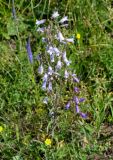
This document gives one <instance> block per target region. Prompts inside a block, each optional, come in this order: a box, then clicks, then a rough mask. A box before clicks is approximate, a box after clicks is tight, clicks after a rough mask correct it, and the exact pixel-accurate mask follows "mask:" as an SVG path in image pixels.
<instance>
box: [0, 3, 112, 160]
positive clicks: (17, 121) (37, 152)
mask: <svg viewBox="0 0 113 160" xmlns="http://www.w3.org/2000/svg"><path fill="white" fill-rule="evenodd" d="M54 10H57V11H58V12H59V14H60V16H61V17H63V16H65V15H67V16H68V18H69V27H68V29H67V30H65V29H62V32H63V34H64V35H65V36H69V37H74V38H75V43H74V44H71V43H69V44H68V51H67V52H68V58H69V59H70V60H71V61H72V64H71V69H72V70H76V73H77V75H78V77H79V78H80V82H79V84H78V87H79V89H80V96H81V97H84V98H85V102H84V103H81V106H80V107H81V109H82V110H83V111H84V112H85V113H87V115H88V116H87V118H85V119H84V118H82V117H80V116H79V115H78V114H76V112H73V109H72V108H70V109H68V110H66V109H65V104H66V102H67V100H68V97H71V94H72V90H71V89H70V88H71V84H68V83H64V86H65V87H66V90H65V89H63V91H62V98H61V99H60V100H59V101H58V102H57V109H56V112H55V115H54V120H53V118H52V117H51V116H50V114H49V113H50V110H51V109H52V107H53V106H52V104H51V103H50V104H43V102H42V100H43V98H44V96H45V92H43V91H42V90H41V77H40V76H39V74H38V72H37V68H38V66H39V63H38V61H37V60H36V57H37V55H38V54H39V52H40V51H43V47H42V46H43V45H42V41H41V36H40V34H39V33H38V32H37V31H36V24H35V23H36V19H49V18H50V17H51V14H52V13H53V11H54ZM78 33H79V34H80V39H79V41H77V39H76V35H77V34H78ZM28 37H30V42H31V49H32V52H33V57H34V63H33V64H31V63H30V62H29V60H28V55H27V50H26V43H27V39H28ZM56 82H57V81H56ZM66 85H67V86H66ZM53 87H54V86H53ZM57 87H58V89H59V90H60V89H62V88H61V86H60V84H58V85H57ZM54 105H55V104H54ZM64 158H65V159H66V160H108V159H109V160H112V159H113V1H112V0H82V1H79V0H62V1H60V0H51V1H50V0H40V1H38V2H37V0H21V1H20V0H15V1H13V0H12V1H11V0H0V159H1V160H63V159H64Z"/></svg>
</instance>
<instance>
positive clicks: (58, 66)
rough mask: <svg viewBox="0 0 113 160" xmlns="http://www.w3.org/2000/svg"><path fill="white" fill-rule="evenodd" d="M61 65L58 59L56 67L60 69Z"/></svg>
mask: <svg viewBox="0 0 113 160" xmlns="http://www.w3.org/2000/svg"><path fill="white" fill-rule="evenodd" d="M61 67H62V62H61V61H60V60H58V62H57V65H56V69H61Z"/></svg>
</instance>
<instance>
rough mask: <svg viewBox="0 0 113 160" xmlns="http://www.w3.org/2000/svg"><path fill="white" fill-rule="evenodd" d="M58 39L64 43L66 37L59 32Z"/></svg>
mask: <svg viewBox="0 0 113 160" xmlns="http://www.w3.org/2000/svg"><path fill="white" fill-rule="evenodd" d="M57 39H58V40H59V41H60V42H62V41H64V37H63V35H62V33H61V32H60V31H59V32H58V35H57Z"/></svg>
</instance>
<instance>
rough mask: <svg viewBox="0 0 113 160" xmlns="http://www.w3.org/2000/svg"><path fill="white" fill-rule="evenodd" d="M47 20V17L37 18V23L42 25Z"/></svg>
mask: <svg viewBox="0 0 113 160" xmlns="http://www.w3.org/2000/svg"><path fill="white" fill-rule="evenodd" d="M45 22H46V19H42V20H36V25H40V24H43V23H45Z"/></svg>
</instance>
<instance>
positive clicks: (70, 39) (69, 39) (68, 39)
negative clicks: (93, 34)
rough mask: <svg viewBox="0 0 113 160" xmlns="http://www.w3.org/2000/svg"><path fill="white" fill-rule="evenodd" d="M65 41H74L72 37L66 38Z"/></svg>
mask: <svg viewBox="0 0 113 160" xmlns="http://www.w3.org/2000/svg"><path fill="white" fill-rule="evenodd" d="M66 41H67V42H71V43H74V38H67V39H66Z"/></svg>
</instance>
